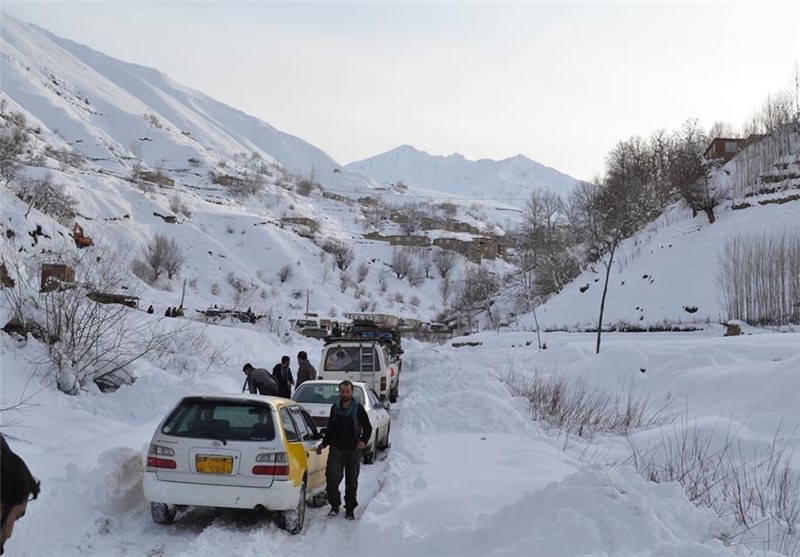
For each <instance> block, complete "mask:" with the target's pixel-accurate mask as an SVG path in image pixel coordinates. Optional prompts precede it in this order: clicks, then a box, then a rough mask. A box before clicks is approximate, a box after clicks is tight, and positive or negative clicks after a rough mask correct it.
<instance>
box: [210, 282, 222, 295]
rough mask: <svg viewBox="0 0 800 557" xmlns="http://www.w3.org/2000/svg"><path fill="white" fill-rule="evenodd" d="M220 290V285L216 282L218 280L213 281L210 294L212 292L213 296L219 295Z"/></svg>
mask: <svg viewBox="0 0 800 557" xmlns="http://www.w3.org/2000/svg"><path fill="white" fill-rule="evenodd" d="M220 291H221V288H220V286H219V283H218V282H215V283H213V284H212V285H211V294H212V295H213V296H219V293H220Z"/></svg>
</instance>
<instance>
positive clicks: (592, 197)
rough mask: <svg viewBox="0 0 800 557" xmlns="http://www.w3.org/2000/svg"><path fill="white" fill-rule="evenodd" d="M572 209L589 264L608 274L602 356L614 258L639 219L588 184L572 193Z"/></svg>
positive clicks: (603, 298)
mask: <svg viewBox="0 0 800 557" xmlns="http://www.w3.org/2000/svg"><path fill="white" fill-rule="evenodd" d="M570 205H571V211H570V213H571V217H572V219H573V220H572V222H571V223H570V224H571V227H572V230H573V233H574V235H575V237H576V239H578V240H579V241H580V242H581V244H582V245H583V246H584V248H585V250H586V258H587V261H588V262H590V263H600V264H601V265H602V266H603V268H604V270H605V281H604V282H603V293H602V295H601V298H600V315H599V317H598V320H597V343H596V347H595V351H596V352H597V353H600V339H601V335H602V331H603V313H604V310H605V304H606V295H607V294H608V282H609V279H610V277H611V268H612V265H613V262H614V256H615V254H616V251H617V248H618V247H619V244H620V242H621V241H622V239H623V238H626V237H627V236H630V235H631V234H632V233H633V232H635V230H636V226H637V219H636V217H635V215H631V214H630V213H629V212H628V211H626V209H625V207H624V205H622V204H620V202H619V201H618V200H617V199H616V197H615V192H614V191H613V190H609V189H608V188H604V187H600V186H596V185H592V184H589V183H586V182H584V183H582V184H579V185H578V187H576V188H575V189H574V190H573V192H572V195H571V197H570Z"/></svg>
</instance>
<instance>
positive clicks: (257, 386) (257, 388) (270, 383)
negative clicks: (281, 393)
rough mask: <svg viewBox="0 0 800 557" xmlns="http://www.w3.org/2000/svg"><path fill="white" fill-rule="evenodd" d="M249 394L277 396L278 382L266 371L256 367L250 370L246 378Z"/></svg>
mask: <svg viewBox="0 0 800 557" xmlns="http://www.w3.org/2000/svg"><path fill="white" fill-rule="evenodd" d="M247 386H248V388H249V390H250V394H256V393H258V394H260V395H271V396H276V395H277V394H278V382H277V381H276V380H275V378H274V377H273V376H272V375H271V374H270V372H268V371H267V370H266V369H263V368H260V367H257V368H253V369H251V370H250V374H249V376H248V378H247Z"/></svg>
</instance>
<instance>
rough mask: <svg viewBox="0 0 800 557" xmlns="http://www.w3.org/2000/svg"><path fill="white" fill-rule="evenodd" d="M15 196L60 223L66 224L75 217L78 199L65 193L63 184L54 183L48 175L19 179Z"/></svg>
mask: <svg viewBox="0 0 800 557" xmlns="http://www.w3.org/2000/svg"><path fill="white" fill-rule="evenodd" d="M17 197H19V198H20V199H21V200H22V201H24V202H25V203H27V204H28V206H29V207H33V208H35V209H38V210H39V211H41V212H42V213H44V214H45V215H48V216H50V217H52V218H54V219H55V220H57V221H58V222H60V223H61V224H67V223H68V222H69V221H71V220H72V219H73V218H75V213H76V210H77V205H78V201H77V200H76V199H75V198H74V197H72V196H71V195H69V194H68V193H66V191H65V190H64V187H63V186H58V185H56V184H54V183H53V181H52V180H51V178H50V176H49V175H48V176H46V177H44V178H23V179H21V180H20V181H19V187H18V189H17Z"/></svg>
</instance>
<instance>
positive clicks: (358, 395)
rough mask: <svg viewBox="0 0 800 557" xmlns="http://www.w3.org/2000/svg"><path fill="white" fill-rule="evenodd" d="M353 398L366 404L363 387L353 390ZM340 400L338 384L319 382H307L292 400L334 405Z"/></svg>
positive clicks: (300, 387) (298, 389) (299, 388)
mask: <svg viewBox="0 0 800 557" xmlns="http://www.w3.org/2000/svg"><path fill="white" fill-rule="evenodd" d="M353 397H354V398H355V399H356V400H357V401H358V402H360V403H361V404H362V405H363V404H364V389H362V388H361V387H354V388H353ZM338 398H339V384H338V383H323V384H320V383H319V382H317V381H307V382H305V383H303V384H302V385H300V386H299V387H298V388H297V390H296V391H295V392H294V396H292V399H294V400H296V401H297V402H301V403H302V402H305V403H306V404H333V403H334V402H336V400H337V399H338Z"/></svg>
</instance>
